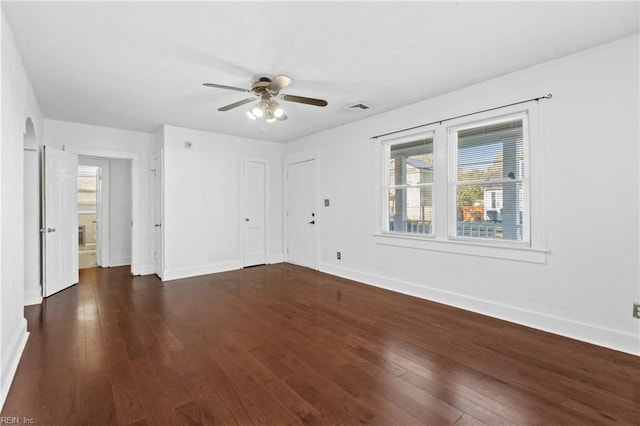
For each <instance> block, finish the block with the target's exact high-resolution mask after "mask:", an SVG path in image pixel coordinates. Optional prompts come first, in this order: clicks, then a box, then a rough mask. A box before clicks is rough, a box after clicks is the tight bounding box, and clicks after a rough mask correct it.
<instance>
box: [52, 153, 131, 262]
mask: <svg viewBox="0 0 640 426" xmlns="http://www.w3.org/2000/svg"><path fill="white" fill-rule="evenodd" d="M64 149H65V150H66V151H69V152H73V153H75V154H78V155H81V156H89V157H100V158H114V159H125V160H131V221H132V224H131V275H141V264H142V261H141V258H142V256H141V255H142V233H141V227H142V212H141V210H142V207H141V194H142V181H141V177H142V175H141V161H140V155H139V154H138V153H137V152H127V151H110V150H104V149H92V148H85V147H74V146H68V145H65V147H64Z"/></svg>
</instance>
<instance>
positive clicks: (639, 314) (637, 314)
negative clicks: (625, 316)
mask: <svg viewBox="0 0 640 426" xmlns="http://www.w3.org/2000/svg"><path fill="white" fill-rule="evenodd" d="M633 316H634V318H638V319H640V303H634V304H633Z"/></svg>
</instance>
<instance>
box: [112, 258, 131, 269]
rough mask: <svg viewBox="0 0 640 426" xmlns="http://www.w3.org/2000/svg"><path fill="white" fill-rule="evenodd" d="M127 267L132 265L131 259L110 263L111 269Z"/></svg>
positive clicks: (114, 260) (118, 259) (120, 259)
mask: <svg viewBox="0 0 640 426" xmlns="http://www.w3.org/2000/svg"><path fill="white" fill-rule="evenodd" d="M127 265H131V258H130V257H121V258H116V259H110V261H109V268H117V267H118V266H127Z"/></svg>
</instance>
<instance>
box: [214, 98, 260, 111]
mask: <svg viewBox="0 0 640 426" xmlns="http://www.w3.org/2000/svg"><path fill="white" fill-rule="evenodd" d="M255 100H256V98H247V99H243V100H241V101H238V102H234V103H232V104H229V105H225V106H223V107H221V108H218V111H229V110H230V109H234V108H237V107H239V106H242V105H244V104H248V103H249V102H253V101H255Z"/></svg>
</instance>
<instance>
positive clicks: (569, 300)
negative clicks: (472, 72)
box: [286, 36, 640, 354]
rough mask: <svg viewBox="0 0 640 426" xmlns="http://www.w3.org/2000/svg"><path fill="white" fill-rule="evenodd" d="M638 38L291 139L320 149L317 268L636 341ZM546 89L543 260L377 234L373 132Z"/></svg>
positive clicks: (290, 148)
mask: <svg viewBox="0 0 640 426" xmlns="http://www.w3.org/2000/svg"><path fill="white" fill-rule="evenodd" d="M638 47H639V46H638V38H637V36H636V37H632V38H627V39H623V40H620V41H618V42H615V43H612V44H609V45H605V46H601V47H599V48H596V49H592V50H588V51H585V52H581V53H578V54H575V55H572V56H568V57H565V58H561V59H559V60H555V61H552V62H548V63H545V64H541V65H538V66H535V67H532V68H528V69H525V70H522V71H520V72H516V73H513V74H509V75H506V76H503V77H500V78H497V79H494V80H491V81H487V82H484V83H481V84H477V85H474V86H471V87H467V88H465V89H462V90H459V91H456V92H453V93H449V94H446V95H443V96H440V97H437V98H434V99H430V100H426V101H424V102H420V103H417V104H414V105H411V106H408V107H405V108H403V109H400V110H395V111H392V112H388V113H384V114H380V115H376V116H374V117H371V118H368V119H365V120H361V121H359V122H356V123H352V124H349V125H345V126H342V127H339V128H336V129H333V130H329V131H325V132H322V133H319V134H315V135H311V136H308V137H305V138H302V139H300V140H298V141H295V142H292V143H290V144H287V147H286V151H287V153H293V152H298V151H302V150H305V149H309V148H317V149H318V152H319V157H320V162H319V165H320V180H321V181H320V188H321V193H320V194H319V196H320V198H321V199H323V198H330V199H331V206H330V207H328V208H322V209H321V211H320V212H319V213H320V214H319V221H318V223H319V226H321V231H320V235H321V237H320V247H321V254H320V263H321V267H320V268H321V270H323V271H326V272H329V273H333V274H336V275H341V276H345V277H349V278H353V279H357V280H360V281H364V282H367V283H370V284H373V285H378V286H383V287H388V288H391V289H394V290H397V291H401V292H405V293H409V294H414V295H417V296H420V297H424V298H427V299H433V300H437V301H441V302H444V303H447V304H451V305H456V306H460V307H463V308H466V309H469V310H473V311H477V312H481V313H485V314H488V315H492V316H496V317H501V318H504V319H507V320H510V321H514V322H518V323H522V324H526V325H530V326H533V327H536V328H540V329H544V330H548V331H551V332H555V333H558V334H562V335H566V336H569V337H573V338H577V339H580V340H584V341H588V342H593V343H596V344H599V345H603V346H607V347H610V348H614V349H618V350H622V351H625V352H630V353H635V354H640V321H638V320H637V319H634V318H632V316H631V308H632V303H633V302H634V301H639V300H640V284H639V265H638V262H639V255H640V253H639V247H638V243H639V241H640V238H639V232H638V231H639V226H638V207H639V206H638V200H639V192H640V188H639V178H640V177H639V175H638V158H639V153H638V138H639V130H638V120H639V118H638V117H639V114H640V110H639V106H638V93H639V83H638V81H639V73H638ZM547 93H552V94H553V98H552V99H550V100H545V101H541V104H540V107H541V111H542V115H543V116H542V126H541V132H542V138H541V140H538V141H533V143H534V144H541V148H542V151H543V154H542V157H543V158H542V159H543V166H542V167H543V174H544V175H543V180H544V181H543V191H542V192H543V206H542V208H543V212H544V213H543V218H544V227H545V232H546V245H547V249H548V250H549V253H548V254H547V257H546V263H544V264H535V263H527V262H519V261H510V260H502V259H490V258H484V257H475V256H469V255H461V254H452V253H443V252H435V251H425V250H418V249H409V248H401V247H392V246H386V245H379V244H376V243H375V242H374V238H373V233H374V232H375V230H376V225H375V222H374V221H375V219H374V218H375V212H376V211H377V209H380V208H381V207H380V206H378V205H375V203H374V201H373V200H374V198H375V197H374V194H375V193H376V191H379V189H378V188H377V187H376V183H377V182H380V177H379V176H378V172H377V171H376V170H374V169H373V167H372V164H373V163H374V152H375V151H376V149H374V148H375V144H376V142H374V141H371V140H370V139H369V138H370V137H371V136H374V135H377V134H381V133H385V132H389V131H394V130H398V129H402V128H406V127H410V126H415V125H417V124H421V123H427V122H430V121H434V120H438V119H443V118H446V117H450V116H456V115H460V114H465V113H469V112H473V111H478V110H481V109H484V108H488V107H494V106H498V105H503V104H508V103H511V102H514V101H518V100H521V99H528V98H531V97H535V96H540V95H545V94H547ZM354 218H357V220H354ZM336 251H341V252H342V260H336V255H335V253H336Z"/></svg>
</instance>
